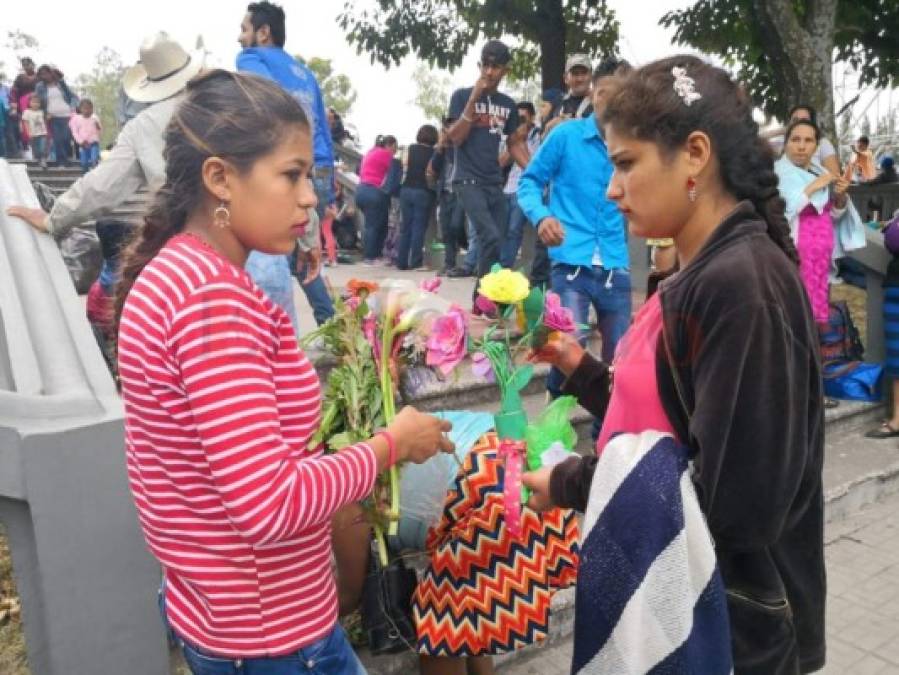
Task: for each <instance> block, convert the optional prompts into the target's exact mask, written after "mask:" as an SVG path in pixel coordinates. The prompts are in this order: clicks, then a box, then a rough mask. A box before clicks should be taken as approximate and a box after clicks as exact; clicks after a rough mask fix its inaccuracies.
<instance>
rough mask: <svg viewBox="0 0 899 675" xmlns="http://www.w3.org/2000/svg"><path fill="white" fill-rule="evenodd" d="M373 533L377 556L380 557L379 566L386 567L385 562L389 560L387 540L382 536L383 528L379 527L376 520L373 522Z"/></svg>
mask: <svg viewBox="0 0 899 675" xmlns="http://www.w3.org/2000/svg"><path fill="white" fill-rule="evenodd" d="M374 533H375V543H376V544H377V546H378V558H380V559H381V567H387V564H388V563H389V562H390V560H389V558H388V556H387V540H386V539H385V537H384V530H383V529H381V526H380V525H379V524H378V523H377V522H376V523H375V524H374Z"/></svg>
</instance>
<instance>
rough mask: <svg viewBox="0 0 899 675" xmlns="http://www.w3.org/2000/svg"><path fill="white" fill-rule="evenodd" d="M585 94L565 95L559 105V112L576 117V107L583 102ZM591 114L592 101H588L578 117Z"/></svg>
mask: <svg viewBox="0 0 899 675" xmlns="http://www.w3.org/2000/svg"><path fill="white" fill-rule="evenodd" d="M585 98H587V97H586V96H566V97H565V98H564V99H562V105H561V106H560V114H563V115H568V117H577V116H578V114H577V111H578V108H580V107H581V104H582V103H583V102H584V99H585ZM592 114H593V103H588V104H587V105H586V106H584V109H583V111H582V112H581V114H580V117H590V115H592Z"/></svg>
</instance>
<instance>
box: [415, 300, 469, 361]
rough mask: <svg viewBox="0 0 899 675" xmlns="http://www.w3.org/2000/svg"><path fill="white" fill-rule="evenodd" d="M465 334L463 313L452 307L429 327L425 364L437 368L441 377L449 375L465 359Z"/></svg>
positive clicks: (457, 307) (456, 307)
mask: <svg viewBox="0 0 899 675" xmlns="http://www.w3.org/2000/svg"><path fill="white" fill-rule="evenodd" d="M465 333H466V322H465V312H464V311H463V310H462V308H461V307H459V306H458V305H453V306H452V307H450V309H449V312H447V313H446V314H444V315H443V316H441V317H438V318H437V319H435V321H434V324H433V325H432V326H431V334H430V336H428V342H427V350H428V355H427V358H426V359H425V363H427V364H428V365H429V366H430V367H432V368H437V370H439V371H440V372H441V373H443V375H449V374H450V373H451V372H452V370H453V368H455V367H456V366H458V365H459V363H460V362H461V361H462V359H463V358H465Z"/></svg>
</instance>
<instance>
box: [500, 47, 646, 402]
mask: <svg viewBox="0 0 899 675" xmlns="http://www.w3.org/2000/svg"><path fill="white" fill-rule="evenodd" d="M624 69H630V66H629V65H628V64H627V62H625V61H619V60H617V59H607V60H605V61H603V62H602V63H601V64H600V65H599V66H597V68H596V70H595V71H594V74H593V106H594V109H595V110H594V114H593V115H591V116H590V117H586V118H583V119H575V120H570V121H567V122H565V123H564V124H560V125H559V126H558V127H557V128H556V129H554V130H553V131H552V133H550V134H549V135H548V136H546V137H545V138H544V139H543V143H542V144H541V145H540V148H539V149H538V150H537V152H536V153H535V154H534V157H533V158H532V159H531V163H530V164H528V167H527V169H525V172H524V174H522V176H521V178H520V180H519V183H518V204H519V206H520V207H521V209H522V210H523V211H524V213H525V215H526V216H527V218H528V220H529V221H530V222H532V223H534V224H536V226H537V236H539V237H540V240H541V241H542V242H543V243H544V244H546V245H547V246H548V247H549V257H550V260H551V262H552V273H551V276H550V279H551V281H550V284H551V287H552V290H553V291H555V292H556V293H558V294H559V296H560V297H561V299H562V304H563V305H564V306H565V307H568V308H570V309H572V310H573V311H574V318H575V321H576V322H577V323H578V324H586V323H587V322H588V320H589V313H590V306H591V305H593V308H594V309H595V310H596V316H597V319H598V323H599V331H600V333H601V335H602V360H603V361H605V362H606V363H611V362H612V357H613V356H614V354H615V346H616V345H617V344H618V340H619V339H621V336H622V335H624V332H625V331H626V330H627V327H628V325H629V324H630V319H631V278H630V269H629V268H630V262H629V259H628V250H627V236H626V228H627V224H626V223H625V220H624V217H623V216H622V215H621V212H620V211H619V210H618V207H617V206H615V204H614V203H613V202H611V201H610V200H609V199H607V198H606V189H607V188H608V186H609V179H610V178H611V176H612V170H613V167H612V163H611V161H610V160H609V155H608V152H607V150H606V143H605V140H604V139H603V136H602V130H601V128H600V125H599V115H600V113H601V111H602V109H603V107H604V101H605V96H606V94H607V90H608V84H609V78H611V77H613V76H614V75H616V74H617V73H620V72H622V70H624ZM550 186H551V188H552V189H551V190H550V197H549V203H548V204H544V200H543V195H544V191H545V190H546V189H547V188H548V187H550ZM581 340H582V342H585V341H586V335H585V334H584V335H581ZM563 382H564V377H563V375H562V373H561V372H559V371H557V370H555V369H554V370H553V371H551V372H550V375H549V378H548V379H547V384H546V386H547V389H548V390H549V391H550V393H551V394H552V395H553V396H558V395H559V394H560V393H561V388H562V383H563Z"/></svg>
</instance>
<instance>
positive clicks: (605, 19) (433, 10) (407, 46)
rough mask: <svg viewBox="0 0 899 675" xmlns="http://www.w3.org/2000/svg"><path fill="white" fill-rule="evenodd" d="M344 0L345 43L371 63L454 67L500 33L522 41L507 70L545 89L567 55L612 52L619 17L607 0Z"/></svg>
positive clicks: (557, 78) (555, 81) (557, 79)
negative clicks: (414, 59)
mask: <svg viewBox="0 0 899 675" xmlns="http://www.w3.org/2000/svg"><path fill="white" fill-rule="evenodd" d="M361 4H368V3H367V2H366V3H362V2H360V0H345V1H344V7H343V12H342V13H341V14H340V17H339V18H338V22H339V23H340V26H341V28H343V29H344V30H345V31H346V33H347V41H348V42H349V43H350V44H353V45H355V46H356V47H357V49H358V51H359V52H360V53H361V52H363V51H365V52H368V53H369V54H370V55H371V59H372V63H375V62H377V63H380V64H382V65H384V66H385V67H387V68H389V67H390V66H394V65H398V64H399V63H400V61H402V60H403V58H405V57H406V56H409V55H410V54H414V55H416V56H418V57H419V58H420V59H422V60H423V61H427V62H428V63H429V64H430V65H431V66H432V67H434V66H436V67H439V68H444V69H448V70H454V69H455V68H457V67H458V66H460V65H461V64H462V60H463V59H464V58H465V55H466V54H467V53H468V51H469V50H470V49H471V47H473V46H476V45H478V44H479V43H480V42H481V41H483V40H484V39H486V38H498V37H502V36H504V35H509V36H514V37H516V38H518V40H520V45H519V47H518V48H517V49H516V50H515V52H514V57H513V63H512V72H513V73H514V74H515V75H516V76H517V77H518V79H522V80H524V79H527V78H528V77H529V76H533V75H534V74H536V73H537V72H539V73H540V75H541V79H542V84H543V87H544V88H546V87H558V86H560V85H561V83H562V74H563V70H564V68H565V57H566V55H567V54H571V53H576V52H583V53H587V54H591V55H598V54H610V53H614V52H615V51H616V50H617V45H618V21H617V20H616V19H615V12H614V11H613V10H612V9H610V8H609V7H607V5H606V0H376V1H375V3H374V4H375V8H374V9H363V8H360V7H357V5H361Z"/></svg>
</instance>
